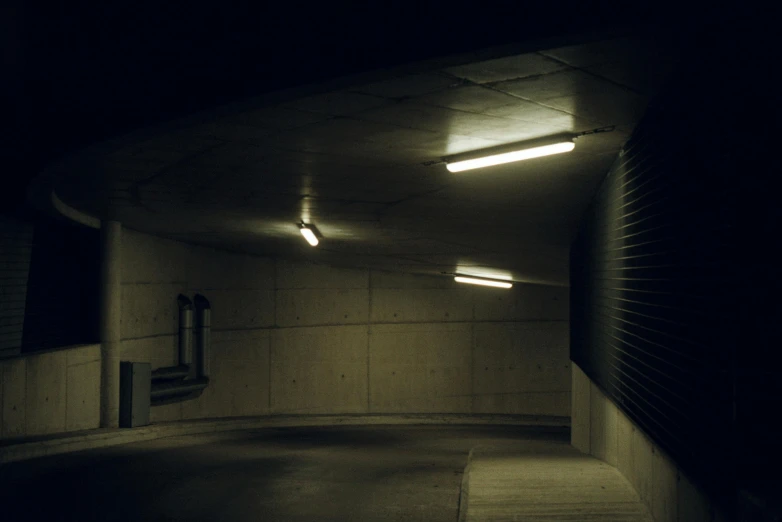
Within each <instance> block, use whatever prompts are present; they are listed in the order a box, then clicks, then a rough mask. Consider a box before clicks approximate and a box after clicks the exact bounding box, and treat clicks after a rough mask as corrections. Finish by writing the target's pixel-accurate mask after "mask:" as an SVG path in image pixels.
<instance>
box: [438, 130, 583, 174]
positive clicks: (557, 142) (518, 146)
mask: <svg viewBox="0 0 782 522" xmlns="http://www.w3.org/2000/svg"><path fill="white" fill-rule="evenodd" d="M573 139H574V136H573V135H560V136H555V137H553V138H547V139H544V140H534V141H527V142H522V143H512V144H510V145H502V146H500V147H493V148H490V149H485V150H478V151H472V152H467V153H464V154H457V155H455V156H449V157H447V158H443V161H444V162H445V163H446V165H445V166H446V168H447V169H448V170H449V171H451V172H462V171H465V170H472V169H480V168H483V167H491V166H493V165H501V164H503V163H512V162H514V161H521V160H526V159H532V158H540V157H542V156H550V155H552V154H561V153H563V152H570V151H571V150H573V149H574V148H575V146H576V144H575V142H574V141H573Z"/></svg>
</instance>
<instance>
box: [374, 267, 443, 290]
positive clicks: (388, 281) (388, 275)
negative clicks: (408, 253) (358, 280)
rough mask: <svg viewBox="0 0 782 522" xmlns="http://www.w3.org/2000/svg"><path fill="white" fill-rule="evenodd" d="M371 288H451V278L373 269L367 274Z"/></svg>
mask: <svg viewBox="0 0 782 522" xmlns="http://www.w3.org/2000/svg"><path fill="white" fill-rule="evenodd" d="M369 277H370V285H371V287H372V288H373V289H378V288H395V289H398V290H411V289H417V290H423V289H428V288H440V289H453V285H454V283H453V280H452V279H451V278H449V277H430V276H421V275H414V274H397V273H393V272H382V271H379V270H373V271H371V272H370V274H369Z"/></svg>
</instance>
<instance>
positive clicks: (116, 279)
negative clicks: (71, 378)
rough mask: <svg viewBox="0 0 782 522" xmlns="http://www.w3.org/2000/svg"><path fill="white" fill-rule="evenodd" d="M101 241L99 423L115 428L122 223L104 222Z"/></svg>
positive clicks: (116, 421) (117, 413) (117, 416)
mask: <svg viewBox="0 0 782 522" xmlns="http://www.w3.org/2000/svg"><path fill="white" fill-rule="evenodd" d="M100 242H101V262H100V279H101V281H100V282H101V285H100V286H101V308H100V309H101V318H100V342H101V379H100V426H101V428H116V427H117V426H119V359H120V326H121V323H120V317H121V316H120V312H121V296H122V279H121V276H122V225H121V224H120V223H119V222H118V221H103V222H102V223H101V227H100Z"/></svg>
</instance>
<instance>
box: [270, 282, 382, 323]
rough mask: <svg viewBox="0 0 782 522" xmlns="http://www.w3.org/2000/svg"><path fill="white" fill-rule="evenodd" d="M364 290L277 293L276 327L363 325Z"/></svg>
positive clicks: (314, 290)
mask: <svg viewBox="0 0 782 522" xmlns="http://www.w3.org/2000/svg"><path fill="white" fill-rule="evenodd" d="M368 301H369V290H367V289H333V288H315V289H291V290H282V289H281V290H277V301H276V304H277V324H278V325H279V326H313V325H338V324H343V323H353V324H356V323H366V322H367V313H368V310H367V303H368Z"/></svg>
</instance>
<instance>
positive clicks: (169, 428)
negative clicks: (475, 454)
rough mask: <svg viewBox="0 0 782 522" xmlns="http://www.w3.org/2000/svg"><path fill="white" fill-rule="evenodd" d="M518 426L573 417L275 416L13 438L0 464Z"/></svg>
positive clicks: (0, 447) (2, 448)
mask: <svg viewBox="0 0 782 522" xmlns="http://www.w3.org/2000/svg"><path fill="white" fill-rule="evenodd" d="M383 424H386V425H404V424H409V425H416V424H419V425H420V424H450V425H455V424H464V425H498V424H501V425H515V426H540V427H554V428H562V427H569V426H570V418H569V417H553V416H542V415H463V414H408V415H392V414H389V415H271V416H265V417H240V418H224V419H207V420H194V421H182V422H166V423H159V424H153V425H149V426H143V427H139V428H129V429H97V430H88V431H82V432H72V433H59V434H55V435H48V436H42V437H35V438H25V439H8V440H5V441H2V442H0V464H1V463H7V462H15V461H20V460H27V459H34V458H38V457H47V456H51V455H59V454H62V453H70V452H73V451H83V450H87V449H95V448H105V447H108V446H116V445H118V444H128V443H132V442H143V441H147V440H154V439H160V438H164V437H176V436H181V435H195V434H199V433H219V432H227V431H239V430H253V429H262V428H282V427H299V426H350V425H383Z"/></svg>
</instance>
